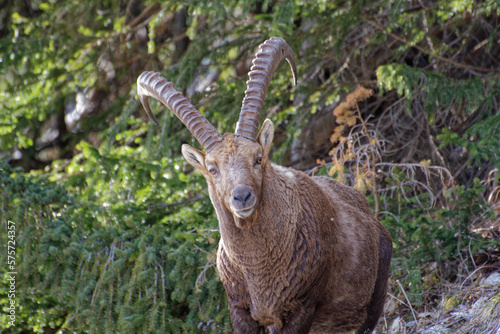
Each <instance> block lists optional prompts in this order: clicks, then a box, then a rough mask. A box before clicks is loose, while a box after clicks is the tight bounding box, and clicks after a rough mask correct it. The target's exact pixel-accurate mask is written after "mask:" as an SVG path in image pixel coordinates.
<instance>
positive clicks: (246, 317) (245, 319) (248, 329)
mask: <svg viewBox="0 0 500 334" xmlns="http://www.w3.org/2000/svg"><path fill="white" fill-rule="evenodd" d="M231 322H232V323H233V329H234V334H264V333H265V328H264V327H263V326H260V325H259V323H258V322H257V321H255V320H254V319H253V318H252V316H251V315H250V310H247V309H242V308H240V307H233V306H231Z"/></svg>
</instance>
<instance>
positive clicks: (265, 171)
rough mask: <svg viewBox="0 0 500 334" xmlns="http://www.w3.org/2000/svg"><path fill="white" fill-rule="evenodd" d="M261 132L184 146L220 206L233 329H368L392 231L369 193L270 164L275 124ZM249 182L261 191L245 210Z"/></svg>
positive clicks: (376, 312)
mask: <svg viewBox="0 0 500 334" xmlns="http://www.w3.org/2000/svg"><path fill="white" fill-rule="evenodd" d="M263 128H264V126H263ZM267 130H268V131H272V124H271V128H270V130H269V129H267ZM263 131H265V129H263V130H261V134H259V137H260V139H259V140H260V142H259V143H256V142H252V141H249V140H247V139H245V138H240V137H235V136H234V135H232V134H226V135H224V140H223V141H222V142H221V143H220V144H219V145H217V146H216V147H215V148H214V150H213V151H212V152H210V153H209V154H207V155H206V156H205V155H204V154H203V153H201V152H199V151H197V150H195V149H193V148H189V149H188V148H187V147H186V148H183V152H184V156H185V157H186V159H188V161H190V162H191V163H192V164H193V165H194V166H195V167H197V168H198V169H200V170H201V171H202V173H203V174H204V176H205V178H206V179H207V184H208V189H209V193H210V198H211V200H212V203H213V205H214V207H215V209H216V211H217V216H218V219H219V227H220V233H221V240H220V244H219V251H218V256H217V267H218V270H219V273H220V276H221V280H222V283H223V285H224V287H225V289H226V292H227V296H228V300H229V303H230V310H231V319H232V323H233V328H234V330H235V333H264V332H265V327H267V326H268V328H269V330H270V331H271V333H345V332H348V331H352V330H357V333H370V332H371V331H372V330H373V329H374V327H375V326H376V324H377V321H378V318H379V317H380V314H381V312H382V310H383V306H384V301H385V297H386V287H387V279H388V274H389V264H390V259H391V253H392V241H391V237H390V236H389V234H388V233H387V231H386V230H385V228H384V227H383V226H382V225H381V224H380V223H379V222H378V221H377V220H376V219H375V218H374V216H373V214H372V212H371V210H370V207H369V205H368V202H367V201H366V199H365V197H364V196H363V195H362V194H361V193H359V192H357V191H356V190H354V189H352V188H349V187H346V186H344V185H342V184H340V183H338V182H336V181H334V180H332V179H330V178H327V177H309V176H307V175H305V174H304V173H302V172H299V171H295V170H292V169H288V168H284V167H281V166H278V165H275V164H271V163H270V162H269V161H268V160H267V153H268V152H269V147H270V143H269V142H268V140H271V141H272V132H271V134H270V138H268V136H269V133H268V134H267V135H266V133H262V132H263ZM259 155H262V156H263V162H262V165H259V166H256V165H255V163H254V161H255V157H256V156H259ZM193 159H194V160H193ZM211 166H215V167H211ZM213 168H216V170H217V173H216V174H215V176H214V175H211V173H209V172H208V171H207V170H210V169H213ZM242 184H243V185H244V186H245V187H248V188H249V189H252V191H253V193H255V196H256V197H257V204H256V209H255V211H254V212H253V213H252V214H251V215H250V216H248V217H246V218H241V217H238V216H237V215H236V214H235V212H234V210H232V209H231V200H232V197H231V195H230V193H231V190H232V189H234V188H235V187H237V186H241V185H242ZM252 195H253V194H252Z"/></svg>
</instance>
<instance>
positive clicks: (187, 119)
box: [137, 72, 222, 152]
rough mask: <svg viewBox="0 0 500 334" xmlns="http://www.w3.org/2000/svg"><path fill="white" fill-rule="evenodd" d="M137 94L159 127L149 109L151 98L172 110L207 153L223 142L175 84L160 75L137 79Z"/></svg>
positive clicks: (146, 73)
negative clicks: (176, 88)
mask: <svg viewBox="0 0 500 334" xmlns="http://www.w3.org/2000/svg"><path fill="white" fill-rule="evenodd" d="M137 93H138V95H139V100H141V103H142V106H143V107H144V109H145V110H146V113H147V114H148V116H149V118H151V120H153V122H155V124H156V125H158V122H157V121H156V119H155V117H154V115H153V113H152V112H151V108H150V107H149V103H148V97H149V96H151V97H154V98H155V99H157V100H158V101H160V102H161V103H163V104H164V105H165V106H166V107H167V108H168V109H170V110H172V112H173V113H174V114H175V116H177V117H178V118H179V119H180V120H181V122H182V123H184V125H185V126H186V127H187V128H188V130H189V131H191V133H192V134H193V136H194V137H195V138H196V140H197V141H198V142H199V143H200V144H201V146H203V148H204V149H205V151H207V152H209V151H210V150H211V149H212V148H213V147H214V145H215V144H216V143H217V142H219V141H221V140H222V136H221V135H220V134H219V132H218V131H217V130H216V129H215V127H214V126H213V125H212V124H210V122H208V121H207V119H206V118H205V117H203V115H202V114H201V113H200V112H199V111H198V110H197V109H196V108H195V107H194V106H193V105H192V104H191V102H189V100H188V99H187V98H185V97H184V95H182V93H179V92H178V91H176V90H175V88H174V84H173V83H171V82H168V81H167V79H165V78H163V77H161V75H160V73H155V72H143V73H142V74H141V75H140V76H139V78H137Z"/></svg>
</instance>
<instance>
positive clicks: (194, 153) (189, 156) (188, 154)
mask: <svg viewBox="0 0 500 334" xmlns="http://www.w3.org/2000/svg"><path fill="white" fill-rule="evenodd" d="M181 151H182V155H183V156H184V159H186V160H187V162H189V163H190V164H191V165H192V166H193V167H194V168H196V169H198V170H200V171H201V172H202V173H205V172H206V170H207V169H206V167H205V154H204V153H203V152H201V151H200V150H198V149H196V148H194V147H193V146H191V145H188V144H183V145H182V148H181Z"/></svg>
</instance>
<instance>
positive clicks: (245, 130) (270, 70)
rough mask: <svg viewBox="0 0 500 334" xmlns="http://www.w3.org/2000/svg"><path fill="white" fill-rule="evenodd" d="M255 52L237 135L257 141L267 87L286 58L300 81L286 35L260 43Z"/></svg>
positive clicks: (295, 81) (294, 80)
mask: <svg viewBox="0 0 500 334" xmlns="http://www.w3.org/2000/svg"><path fill="white" fill-rule="evenodd" d="M259 48H260V49H259V51H258V52H257V53H256V54H255V58H254V60H253V61H252V67H251V68H250V73H248V76H249V77H250V79H249V80H248V81H247V90H246V91H245V97H244V98H243V105H242V107H241V112H240V118H239V120H238V124H236V131H235V134H236V135H237V136H243V137H245V138H248V139H250V140H255V137H256V135H257V130H258V127H259V120H260V114H261V112H262V107H263V106H264V99H265V98H266V94H267V88H268V87H269V84H270V83H271V78H272V77H273V74H274V72H275V71H276V68H277V67H278V65H279V64H280V63H281V61H282V60H283V59H286V60H287V61H288V64H289V65H290V68H291V70H292V74H293V82H294V85H296V84H297V66H296V65H295V56H294V55H293V50H292V48H291V47H290V46H289V45H288V44H287V43H286V42H285V40H284V39H283V38H279V37H271V38H270V39H268V40H267V41H265V42H264V43H262V44H261V45H260V46H259Z"/></svg>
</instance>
